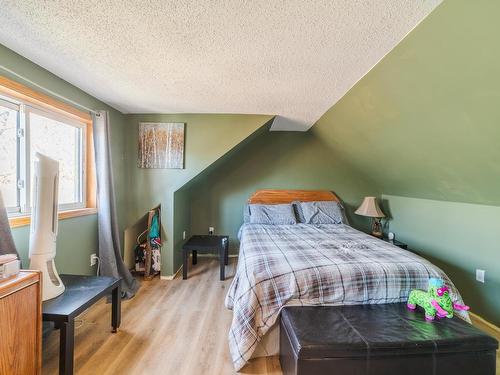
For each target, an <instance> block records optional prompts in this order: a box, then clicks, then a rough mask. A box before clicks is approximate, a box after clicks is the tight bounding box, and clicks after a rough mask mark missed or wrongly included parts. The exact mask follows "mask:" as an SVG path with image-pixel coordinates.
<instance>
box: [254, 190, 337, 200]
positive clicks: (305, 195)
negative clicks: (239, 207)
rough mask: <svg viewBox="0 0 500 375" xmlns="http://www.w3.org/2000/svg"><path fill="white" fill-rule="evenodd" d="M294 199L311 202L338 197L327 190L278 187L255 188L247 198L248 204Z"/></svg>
mask: <svg viewBox="0 0 500 375" xmlns="http://www.w3.org/2000/svg"><path fill="white" fill-rule="evenodd" d="M294 201H301V202H311V201H337V202H340V198H339V197H338V196H337V195H336V194H335V193H333V192H332V191H328V190H279V189H262V190H257V191H256V192H255V193H253V194H252V196H251V197H250V198H249V199H248V203H250V204H280V203H291V202H294Z"/></svg>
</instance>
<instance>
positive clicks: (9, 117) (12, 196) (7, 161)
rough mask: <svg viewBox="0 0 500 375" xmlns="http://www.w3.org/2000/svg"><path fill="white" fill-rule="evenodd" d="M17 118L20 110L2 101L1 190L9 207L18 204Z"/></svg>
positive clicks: (0, 142) (0, 143) (0, 141)
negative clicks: (7, 105)
mask: <svg viewBox="0 0 500 375" xmlns="http://www.w3.org/2000/svg"><path fill="white" fill-rule="evenodd" d="M17 119H18V111H16V110H14V109H10V108H7V107H5V106H3V105H2V104H1V103H0V190H1V191H2V197H3V200H4V203H5V205H6V206H7V207H17V206H18V194H17V135H16V134H17Z"/></svg>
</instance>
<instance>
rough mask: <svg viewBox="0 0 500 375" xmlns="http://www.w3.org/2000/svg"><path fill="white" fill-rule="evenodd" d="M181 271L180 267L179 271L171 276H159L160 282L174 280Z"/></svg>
mask: <svg viewBox="0 0 500 375" xmlns="http://www.w3.org/2000/svg"><path fill="white" fill-rule="evenodd" d="M181 271H182V266H180V267H179V269H178V270H177V271H176V272H175V273H174V274H173V275H167V276H163V275H161V276H160V280H173V279H175V278H176V277H177V275H178V274H179V272H181Z"/></svg>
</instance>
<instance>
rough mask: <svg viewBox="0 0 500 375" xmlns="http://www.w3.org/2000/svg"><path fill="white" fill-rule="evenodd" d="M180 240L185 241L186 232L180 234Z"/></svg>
mask: <svg viewBox="0 0 500 375" xmlns="http://www.w3.org/2000/svg"><path fill="white" fill-rule="evenodd" d="M182 239H183V240H185V239H186V231H184V232H182Z"/></svg>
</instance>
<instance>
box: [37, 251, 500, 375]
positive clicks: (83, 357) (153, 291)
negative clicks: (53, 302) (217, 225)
mask: <svg viewBox="0 0 500 375" xmlns="http://www.w3.org/2000/svg"><path fill="white" fill-rule="evenodd" d="M235 265H236V259H235V258H232V259H231V258H230V265H229V266H228V267H226V276H227V278H226V281H224V282H221V281H219V263H218V260H217V259H216V258H204V257H199V258H198V264H197V265H196V266H195V267H192V266H191V267H190V271H189V279H188V280H182V277H178V278H176V279H175V280H171V281H167V280H159V279H154V280H153V281H149V282H142V286H141V288H140V290H139V292H138V293H137V295H136V296H135V297H134V298H133V299H131V300H128V301H123V303H122V325H121V327H120V329H119V331H118V333H116V334H113V333H111V332H110V320H111V305H109V304H106V303H105V302H104V301H101V302H99V303H97V304H96V305H94V306H93V307H92V308H91V309H89V310H87V311H86V312H85V313H83V314H82V315H81V316H80V317H79V319H78V321H77V323H76V327H77V328H76V337H75V374H78V375H87V374H89V375H135V374H137V375H139V374H140V375H150V374H151V375H152V374H165V375H169V374H175V375H194V374H196V375H197V374H203V375H212V374H213V375H224V374H234V373H235V371H234V369H233V366H232V362H231V359H230V356H229V347H228V344H227V332H228V329H229V326H230V324H231V316H232V314H231V311H229V310H227V309H226V308H225V307H224V298H225V295H226V292H227V289H228V287H229V284H230V283H231V280H232V276H233V275H234V270H235ZM474 324H475V325H477V326H478V327H480V328H481V329H483V330H485V331H486V332H488V333H490V334H492V335H494V336H496V337H497V338H498V339H499V340H500V334H499V333H498V332H495V331H493V330H491V329H490V327H488V326H486V325H484V324H482V323H481V322H480V321H474ZM58 356H59V333H58V332H57V331H54V332H53V333H51V334H50V336H49V337H48V338H47V339H45V340H44V342H43V374H44V375H56V374H58V358H59V357H58ZM242 373H243V374H259V375H265V374H272V375H278V374H282V372H281V368H280V364H279V360H278V357H268V358H258V359H254V360H252V361H251V362H250V363H249V365H247V366H246V367H245V368H244V369H243V371H242ZM497 375H500V354H499V352H497Z"/></svg>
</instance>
